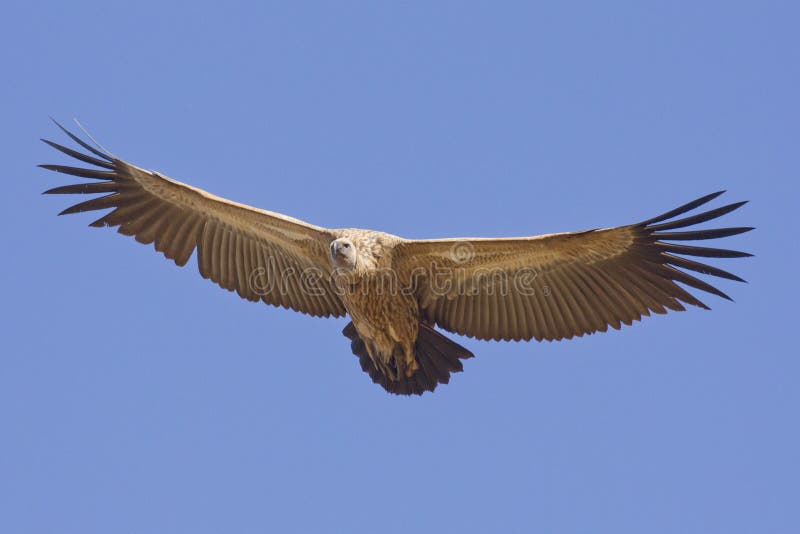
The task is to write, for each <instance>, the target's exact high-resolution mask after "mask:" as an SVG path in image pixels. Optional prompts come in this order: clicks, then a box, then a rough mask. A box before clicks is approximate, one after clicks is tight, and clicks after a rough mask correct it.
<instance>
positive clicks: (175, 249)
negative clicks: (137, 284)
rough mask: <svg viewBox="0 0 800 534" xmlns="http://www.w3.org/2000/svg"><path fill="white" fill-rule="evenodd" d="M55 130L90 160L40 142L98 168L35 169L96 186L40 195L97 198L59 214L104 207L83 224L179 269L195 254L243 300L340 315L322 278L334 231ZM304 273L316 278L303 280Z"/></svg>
mask: <svg viewBox="0 0 800 534" xmlns="http://www.w3.org/2000/svg"><path fill="white" fill-rule="evenodd" d="M56 124H58V123H56ZM58 126H59V128H61V129H62V130H63V131H64V132H65V133H66V134H67V135H68V136H69V137H70V138H71V139H72V140H73V141H75V142H76V143H78V144H79V145H80V146H81V147H82V148H84V149H85V150H87V151H89V152H90V153H91V154H92V155H89V154H85V153H83V152H80V151H78V150H74V149H71V148H67V147H65V146H62V145H60V144H57V143H54V142H52V141H47V140H44V142H45V143H47V144H48V145H49V146H51V147H53V148H55V149H56V150H58V151H60V152H62V153H64V154H66V155H67V156H70V157H72V158H75V159H77V160H79V161H81V162H83V163H87V164H89V165H94V166H95V167H100V169H101V170H98V169H95V168H83V167H72V166H68V165H41V167H42V168H45V169H48V170H52V171H56V172H59V173H63V174H68V175H71V176H78V177H81V178H88V179H92V180H97V181H96V182H94V181H93V182H86V183H81V184H72V185H65V186H60V187H55V188H52V189H49V190H47V191H45V193H47V194H98V193H99V194H102V195H103V196H99V197H95V198H91V199H89V200H86V201H83V202H79V203H77V204H75V205H73V206H70V207H68V208H67V209H65V210H64V211H62V212H61V215H66V214H71V213H80V212H84V211H94V210H106V209H111V211H110V212H108V213H106V214H104V215H103V216H102V217H100V218H99V219H97V220H96V221H94V222H93V223H91V225H90V226H94V227H102V226H111V227H118V230H117V231H118V232H119V233H121V234H124V235H129V236H133V237H134V238H135V239H136V240H137V241H139V242H140V243H144V244H150V243H153V246H154V248H155V250H156V251H158V252H161V253H162V254H164V256H166V257H167V258H169V259H171V260H173V261H174V262H175V263H176V264H177V265H179V266H182V265H185V264H186V263H187V262H188V261H189V258H190V257H191V255H192V253H193V252H194V251H195V250H197V263H198V269H199V271H200V274H201V275H202V276H203V277H204V278H208V279H210V280H212V281H213V282H215V283H217V284H218V285H219V286H220V287H222V288H224V289H227V290H229V291H236V293H237V294H238V295H239V296H241V297H242V298H244V299H247V300H252V301H257V300H262V301H264V302H265V303H267V304H271V305H273V306H283V307H287V308H291V309H294V310H296V311H299V312H303V313H307V314H310V315H315V316H323V317H328V316H343V315H344V314H345V309H344V306H343V304H342V302H341V300H340V299H339V297H338V296H337V294H336V292H335V288H334V286H333V284H332V283H331V280H330V275H329V274H325V273H328V269H327V267H328V259H327V251H328V244H329V243H330V241H332V240H333V239H336V237H338V234H336V233H335V231H333V230H328V229H325V228H320V227H317V226H313V225H310V224H308V223H305V222H303V221H300V220H297V219H293V218H291V217H287V216H285V215H281V214H278V213H273V212H268V211H265V210H259V209H255V208H251V207H249V206H246V205H243V204H238V203H235V202H231V201H228V200H225V199H223V198H220V197H217V196H214V195H211V194H210V193H207V192H205V191H203V190H200V189H197V188H194V187H191V186H189V185H186V184H182V183H180V182H177V181H175V180H171V179H169V178H167V177H165V176H163V175H161V174H158V173H156V172H151V171H148V170H145V169H141V168H139V167H136V166H134V165H131V164H129V163H127V162H125V161H122V160H120V159H117V158H114V157H112V156H110V155H109V154H106V153H104V152H102V151H100V150H97V149H95V148H94V147H92V146H90V145H89V144H88V143H86V142H84V141H83V140H81V139H80V138H78V137H77V136H75V135H74V134H72V133H71V132H69V131H67V130H66V129H64V128H63V127H62V126H61V125H60V124H59V125H58ZM95 156H96V157H95ZM276 265H277V266H278V267H277V268H276V267H275V266H276ZM309 270H313V271H314V273H318V276H314V277H307V276H304V273H307V272H308V271H309ZM256 281H257V283H256Z"/></svg>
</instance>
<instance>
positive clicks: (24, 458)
mask: <svg viewBox="0 0 800 534" xmlns="http://www.w3.org/2000/svg"><path fill="white" fill-rule="evenodd" d="M798 16H800V10H798V8H797V7H796V5H795V4H793V3H790V2H769V1H767V2H633V1H630V2H587V3H581V2H552V3H547V4H544V3H536V2H504V3H490V2H468V3H462V2H405V3H400V2H336V3H334V2H316V3H315V2H310V3H308V2H280V3H277V2H261V3H252V4H244V3H239V2H225V3H217V2H213V3H212V2H203V1H200V2H195V3H166V4H164V3H155V2H149V1H142V2H135V3H126V4H116V3H109V2H69V3H64V2H41V3H36V4H34V3H30V2H15V1H12V2H9V3H7V5H6V6H5V7H4V17H3V18H4V21H3V23H2V30H3V31H2V32H0V45H2V46H0V58H2V66H3V73H4V76H3V78H4V80H3V82H2V84H0V97H2V101H3V102H5V106H4V113H3V122H4V127H3V128H2V130H1V131H0V137H2V142H3V147H4V152H3V153H4V156H3V161H4V166H5V168H4V171H3V173H4V175H5V181H4V183H5V193H4V195H2V198H0V203H1V204H2V211H0V213H2V217H3V224H2V226H1V227H0V232H2V242H3V244H4V247H5V255H4V261H2V262H0V274H2V279H3V280H4V281H5V283H4V306H3V307H2V314H3V320H2V322H0V328H2V334H3V339H4V340H5V343H4V350H3V351H2V352H3V355H2V357H1V358H0V431H1V432H2V440H0V530H3V531H4V532H17V533H28V532H30V533H46V532H58V533H62V534H63V533H82V534H88V533H95V532H97V533H101V532H102V533H105V532H132V533H134V532H135V533H162V532H163V533H176V532H187V533H188V532H191V533H194V534H198V533H206V532H208V533H217V532H219V533H222V532H225V533H231V532H237V533H238V532H242V533H245V532H248V533H249V532H376V531H380V532H385V533H393V532H409V531H415V532H489V531H496V532H564V533H584V532H614V533H616V534H621V533H629V532H630V533H641V532H648V533H660V532H670V533H674V532H681V533H695V532H696V533H704V534H709V533H725V534H734V533H752V532H759V533H793V532H797V531H798V528H800V517H798V516H800V507H798V502H800V488H798V479H800V454H798V452H797V451H800V431H799V430H798V418H797V417H798V407H799V406H800V394H799V393H798V387H797V384H798V378H799V377H798V371H800V362H799V361H798V357H797V350H796V349H794V348H793V347H794V345H795V339H794V336H793V334H794V329H795V328H796V326H795V325H794V319H795V313H796V309H797V308H796V299H797V297H798V294H797V283H796V271H797V262H798V259H800V254H799V251H798V242H799V241H798V238H797V235H796V230H795V228H794V227H795V226H796V224H795V222H794V220H793V217H794V216H795V215H796V213H797V207H798V200H800V186H799V185H798V171H799V170H800V165H798V152H797V146H798V145H797V143H798V138H799V137H798V134H800V131H798V124H800V112H798V100H797V87H798V82H800V76H799V74H800V73H799V72H798V70H799V69H800V57H798V56H800V53H799V52H798V51H799V50H800V48H798V39H797V20H798ZM50 115H52V116H54V117H56V118H58V119H60V120H63V121H69V120H70V119H71V118H72V117H78V118H79V119H80V120H81V121H82V122H83V123H84V124H85V125H86V126H87V128H89V129H90V131H91V132H92V133H93V134H94V135H95V137H97V138H98V139H99V140H100V141H101V142H102V143H103V144H104V145H105V146H107V147H108V148H109V149H110V150H112V151H113V152H114V153H116V154H118V155H120V156H121V157H124V158H126V159H128V160H130V161H132V162H134V163H136V164H138V165H141V166H144V167H148V168H153V169H158V170H160V171H162V172H164V173H165V174H167V175H169V176H172V177H174V178H176V179H179V180H182V181H187V182H190V183H191V184H193V185H196V186H198V187H202V188H205V189H207V190H210V191H212V192H214V193H216V194H219V195H222V196H225V197H228V198H231V199H234V200H237V201H240V202H244V203H248V204H251V205H255V206H259V207H263V208H267V209H271V210H274V211H280V212H283V213H287V214H290V215H293V216H295V217H299V218H303V219H305V220H308V221H310V222H314V223H316V224H320V225H324V226H330V227H343V226H357V227H366V228H374V229H380V230H384V231H388V232H392V233H395V234H399V235H402V236H405V237H447V236H459V235H460V236H463V235H479V236H509V235H534V234H539V233H546V232H555V231H568V230H581V229H587V228H594V227H600V226H612V225H618V224H626V223H630V222H634V221H638V220H642V219H644V218H647V217H650V216H653V215H656V214H658V213H661V212H663V211H666V210H668V209H670V208H673V207H675V206H676V205H678V204H680V203H683V202H685V201H688V200H691V199H693V198H696V197H698V196H701V195H703V194H706V193H709V192H712V191H716V190H719V189H728V190H729V193H728V194H727V195H725V196H724V197H723V199H722V200H728V201H731V202H732V201H736V200H744V199H749V200H750V201H751V203H750V204H748V205H747V206H746V207H744V208H743V209H741V210H739V211H737V212H735V213H733V214H731V215H729V216H727V217H726V219H725V223H726V225H731V226H736V225H748V226H750V225H752V226H756V227H758V229H757V231H755V232H751V233H749V234H745V235H743V236H738V237H734V238H729V239H727V240H726V242H725V245H727V246H730V247H731V248H734V249H743V250H748V251H750V252H753V253H754V254H756V257H755V258H751V259H746V260H721V261H719V262H716V263H715V264H716V265H719V266H721V267H723V268H726V269H730V270H732V271H734V272H735V273H737V274H739V275H741V276H743V277H744V278H745V279H747V280H748V281H749V282H750V283H749V284H747V285H745V284H736V283H734V282H730V283H728V282H727V281H720V282H719V284H718V285H719V287H720V288H721V289H723V290H724V291H726V292H728V293H729V294H731V296H732V297H733V298H734V299H735V300H736V302H735V303H730V302H727V301H723V300H721V299H717V298H715V297H712V296H709V297H708V298H705V299H704V300H705V301H706V302H707V303H708V304H710V305H711V306H712V308H714V309H713V311H711V312H704V311H701V310H690V311H689V312H687V313H680V314H672V315H669V316H667V317H656V318H652V319H647V320H645V322H644V323H643V324H637V325H636V326H634V327H629V328H625V329H623V330H622V331H620V332H613V333H609V334H603V335H597V336H589V337H587V338H584V339H579V340H573V341H569V342H563V343H540V344H537V343H504V344H498V343H486V342H478V341H474V340H469V339H465V338H457V339H458V341H459V342H463V344H464V345H465V346H466V347H467V348H469V349H470V350H472V351H473V352H475V353H476V355H477V357H476V358H475V359H473V360H470V361H468V362H467V363H466V365H465V367H466V370H465V372H464V373H462V374H459V375H456V376H455V377H454V379H453V380H452V381H451V383H450V384H449V385H448V386H444V387H441V388H440V389H438V390H437V391H436V392H435V394H433V395H425V396H424V397H422V398H399V397H394V396H389V395H387V394H386V393H385V392H384V391H383V390H382V389H380V388H379V387H378V386H376V385H374V384H372V383H371V382H370V380H369V378H368V377H367V375H365V374H364V373H362V371H361V370H360V368H359V366H358V362H357V359H356V358H355V357H354V356H352V355H351V353H350V349H349V343H348V341H347V340H346V339H345V338H344V337H343V336H342V335H341V334H340V330H341V329H342V327H343V326H344V325H345V323H346V321H344V320H319V319H311V318H308V317H305V316H301V315H298V314H293V313H290V312H287V311H285V310H280V309H275V308H269V307H266V306H264V305H256V304H252V303H247V302H244V301H241V300H239V299H238V297H236V296H235V295H234V294H231V293H228V292H225V291H223V290H221V289H219V288H217V287H216V286H214V285H212V284H210V283H208V282H207V281H205V280H202V279H201V278H200V276H199V275H198V274H197V272H196V267H195V264H194V259H193V260H192V261H191V262H190V264H189V266H187V267H186V268H184V269H178V268H176V267H174V265H172V264H171V263H169V262H167V261H166V260H164V259H163V258H162V257H161V256H159V255H157V254H155V253H154V252H153V251H152V249H151V248H150V247H144V246H142V245H139V244H137V243H135V242H134V241H133V240H131V239H130V238H124V237H122V236H120V235H118V234H116V233H115V232H113V231H110V230H96V229H90V228H87V227H86V225H87V224H88V223H89V222H91V221H92V220H94V218H92V217H91V215H85V216H82V215H75V216H70V217H62V218H58V217H56V213H58V212H59V211H60V210H61V209H63V208H64V207H66V206H67V205H68V201H69V199H66V198H58V197H42V196H40V193H41V191H43V190H45V189H48V188H50V187H53V186H55V185H61V184H64V183H68V182H65V181H64V180H63V179H61V178H60V177H59V176H57V175H55V174H52V173H48V172H46V171H43V170H41V169H37V168H35V165H36V164H38V163H59V162H60V163H63V162H64V161H65V160H64V159H62V158H60V157H59V156H58V155H57V154H56V153H55V152H54V151H52V150H51V149H49V148H48V147H46V146H45V145H44V144H42V143H40V142H39V141H38V139H39V138H40V137H46V138H51V139H54V140H57V141H60V142H63V141H64V138H63V136H61V135H60V134H59V132H58V131H57V130H56V129H55V127H54V126H53V125H52V124H51V123H50V122H49V121H48V116H50Z"/></svg>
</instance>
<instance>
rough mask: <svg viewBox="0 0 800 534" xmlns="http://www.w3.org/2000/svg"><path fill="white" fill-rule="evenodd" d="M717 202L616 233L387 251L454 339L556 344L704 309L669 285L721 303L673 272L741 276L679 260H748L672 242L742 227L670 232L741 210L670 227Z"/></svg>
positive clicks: (429, 314)
mask: <svg viewBox="0 0 800 534" xmlns="http://www.w3.org/2000/svg"><path fill="white" fill-rule="evenodd" d="M720 194H722V192H719V193H714V194H711V195H707V196H705V197H702V198H700V199H697V200H695V201H693V202H690V203H688V204H685V205H683V206H681V207H679V208H676V209H674V210H672V211H669V212H667V213H665V214H663V215H660V216H658V217H654V218H652V219H649V220H647V221H643V222H641V223H638V224H632V225H629V226H620V227H617V228H608V229H602V230H589V231H585V232H572V233H562V234H550V235H542V236H537V237H525V238H510V239H475V238H466V239H433V240H408V241H403V242H401V243H399V244H398V245H397V246H396V248H395V269H396V270H397V272H398V273H400V277H401V279H404V280H408V281H410V282H409V283H410V284H411V285H412V287H411V290H413V291H414V292H415V294H416V296H417V298H418V300H419V303H420V309H421V311H422V316H423V318H424V319H426V320H427V321H428V322H431V323H435V324H436V325H438V326H440V327H441V328H443V329H445V330H448V331H450V332H454V333H457V334H464V335H467V336H470V337H476V338H478V339H494V340H521V339H524V340H529V339H531V338H535V339H537V340H542V339H546V340H558V339H564V338H567V339H569V338H572V337H573V336H582V335H584V334H589V333H593V332H597V331H601V332H605V331H606V330H607V328H608V326H612V327H613V328H615V329H619V328H620V324H621V323H624V324H631V322H632V321H635V320H638V319H640V318H641V317H642V316H643V315H650V312H655V313H666V310H667V309H670V310H683V309H684V307H683V305H682V304H681V301H682V302H684V303H686V304H691V305H694V306H699V307H701V308H707V306H706V305H705V304H703V303H702V302H701V301H700V300H698V299H697V298H696V297H694V296H693V295H692V294H691V293H689V292H688V291H687V290H685V289H683V288H682V287H681V286H679V285H678V284H677V283H676V282H680V283H682V284H685V285H687V286H689V287H692V288H695V289H699V290H702V291H706V292H708V293H713V294H715V295H718V296H720V297H723V298H726V299H729V300H730V297H728V296H727V295H726V294H725V293H723V292H722V291H720V290H719V289H717V288H715V287H713V286H712V285H710V284H708V283H706V282H704V281H702V280H699V279H697V278H695V277H694V276H691V275H690V274H688V273H686V272H685V271H684V270H682V269H686V270H690V271H695V272H700V273H703V274H708V275H713V276H719V277H722V278H728V279H730V280H738V281H743V280H742V279H741V278H739V277H738V276H736V275H733V274H731V273H728V272H726V271H723V270H722V269H718V268H716V267H712V266H710V265H706V264H704V263H700V262H697V261H694V260H691V259H688V258H685V257H683V256H700V257H716V258H735V257H743V256H750V254H747V253H745V252H737V251H733V250H725V249H719V248H708V247H700V246H693V245H685V244H680V242H684V241H694V240H705V239H714V238H721V237H726V236H731V235H735V234H740V233H743V232H747V231H749V230H752V228H749V227H745V228H722V229H714V230H688V231H673V230H675V229H679V228H685V227H687V226H692V225H694V224H698V223H702V222H705V221H708V220H711V219H715V218H717V217H720V216H722V215H724V214H726V213H729V212H731V211H733V210H735V209H736V208H738V207H740V206H741V205H742V204H744V202H737V203H735V204H730V205H727V206H723V207H721V208H717V209H714V210H711V211H707V212H704V213H700V214H697V215H693V216H688V217H685V218H682V219H678V220H670V219H674V218H675V217H677V216H679V215H681V214H684V213H686V212H688V211H690V210H693V209H695V208H697V207H698V206H701V205H702V204H705V203H706V202H708V201H710V200H712V199H714V198H716V197H717V196H719V195H720ZM665 221H666V222H665ZM670 241H678V242H679V243H670Z"/></svg>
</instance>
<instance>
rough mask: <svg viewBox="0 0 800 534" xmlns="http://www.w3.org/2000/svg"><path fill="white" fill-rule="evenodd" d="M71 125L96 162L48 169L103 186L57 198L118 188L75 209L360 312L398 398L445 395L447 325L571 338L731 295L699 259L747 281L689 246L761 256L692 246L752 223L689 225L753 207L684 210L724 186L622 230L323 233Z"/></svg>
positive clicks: (74, 188)
mask: <svg viewBox="0 0 800 534" xmlns="http://www.w3.org/2000/svg"><path fill="white" fill-rule="evenodd" d="M59 127H60V128H61V129H62V130H63V131H64V132H65V133H66V134H67V135H68V136H69V137H70V138H71V139H72V140H73V141H75V142H76V143H78V144H79V145H80V146H81V147H82V148H84V149H85V150H87V151H88V154H87V153H84V152H80V151H77V150H73V149H70V148H67V147H64V146H61V145H59V144H56V143H53V142H51V141H45V143H47V144H48V145H50V146H52V147H53V148H56V149H57V150H60V151H61V152H63V153H65V154H67V155H69V156H71V157H73V158H75V159H77V160H79V161H81V162H83V163H87V164H89V165H92V166H93V167H95V168H83V167H71V166H64V165H41V167H44V168H45V169H49V170H53V171H57V172H60V173H64V174H71V175H75V176H79V177H82V178H90V179H93V180H95V181H90V182H83V183H80V184H75V185H66V186H62V187H56V188H54V189H50V190H49V191H46V193H59V194H75V193H85V194H102V195H103V196H99V197H95V198H92V199H90V200H87V201H84V202H81V203H79V204H76V205H74V206H72V207H70V208H67V209H66V210H64V211H63V212H61V214H62V215H63V214H67V213H79V212H83V211H93V210H102V209H110V210H111V211H109V212H107V213H106V214H105V215H103V216H102V217H100V218H99V219H97V220H96V221H94V222H93V223H91V224H90V226H96V227H103V226H111V227H118V230H117V231H118V232H119V233H121V234H125V235H129V236H133V237H134V238H135V239H136V240H137V241H139V242H140V243H144V244H149V243H153V244H154V247H155V249H156V250H157V251H159V252H161V253H163V254H164V255H165V256H166V257H167V258H170V259H171V260H173V261H174V262H175V263H176V264H177V265H180V266H182V265H185V264H186V263H187V262H188V261H189V258H190V257H191V255H192V253H193V252H195V251H197V264H198V267H199V270H200V274H201V276H203V277H204V278H209V279H211V280H212V281H214V282H216V283H217V284H218V285H219V286H221V287H223V288H225V289H228V290H230V291H236V292H237V293H238V294H239V296H241V297H242V298H244V299H247V300H252V301H259V300H260V301H263V302H265V303H267V304H271V305H273V306H282V307H284V308H290V309H293V310H296V311H299V312H302V313H307V314H310V315H313V316H317V317H342V316H345V315H350V318H351V320H352V322H350V323H349V324H348V325H347V326H346V327H345V329H344V331H343V334H344V335H345V336H346V337H347V338H348V339H350V341H351V349H352V351H353V353H354V354H355V355H356V356H358V358H359V361H360V364H361V368H362V369H363V370H364V371H365V372H366V373H368V374H369V376H370V378H372V380H373V381H374V382H375V383H377V384H380V385H381V386H382V387H383V388H385V389H386V390H387V391H389V392H391V393H397V394H406V395H407V394H422V393H423V392H425V391H433V390H434V389H435V388H436V386H437V384H439V383H447V382H448V381H449V379H450V373H453V372H459V371H461V370H462V364H461V360H462V359H465V358H470V357H472V353H471V352H470V351H468V350H467V349H465V348H464V347H462V346H460V345H458V344H457V343H455V342H454V341H452V340H450V339H448V338H447V337H445V336H443V335H442V334H441V333H439V332H437V331H436V330H435V329H434V328H435V327H439V328H441V329H443V330H447V331H449V332H454V333H457V334H462V335H466V336H469V337H475V338H478V339H485V340H530V339H536V340H542V339H546V340H560V339H565V338H566V339H571V338H572V337H574V336H582V335H584V334H591V333H594V332H598V331H600V332H605V331H606V330H607V329H608V327H609V326H611V327H612V328H615V329H619V328H620V327H621V325H623V324H626V325H629V324H631V323H632V322H633V321H636V320H639V319H641V318H642V316H646V315H650V313H651V312H655V313H659V314H663V313H666V311H667V310H674V311H680V310H683V309H684V307H683V304H689V305H692V306H698V307H701V308H705V309H708V307H707V306H706V305H705V304H703V303H702V302H701V301H700V300H698V299H697V298H696V297H695V296H694V295H692V294H691V293H690V292H689V291H688V290H687V289H684V288H683V287H681V286H680V285H678V283H681V284H683V285H685V286H688V287H690V288H694V289H697V290H701V291H705V292H707V293H712V294H715V295H718V296H720V297H723V298H726V299H729V300H730V298H729V297H728V296H727V295H726V294H725V293H723V292H722V291H720V290H719V289H717V288H715V287H713V286H712V285H710V284H708V283H706V282H704V281H702V280H700V279H698V278H696V277H694V276H692V275H690V274H688V273H687V272H686V271H687V270H688V271H694V272H699V273H702V274H706V275H712V276H718V277H722V278H727V279H730V280H738V281H742V279H741V278H739V277H738V276H736V275H733V274H731V273H728V272H726V271H723V270H722V269H718V268H716V267H712V266H710V265H706V264H704V263H700V262H698V261H695V260H692V259H688V258H686V256H695V257H714V258H736V257H744V256H750V254H747V253H745V252H737V251H733V250H726V249H720V248H709V247H705V246H696V245H687V244H684V242H686V241H695V240H709V239H716V238H721V237H726V236H731V235H735V234H740V233H743V232H747V231H748V230H751V229H752V228H750V227H737V228H721V229H713V230H685V228H687V227H690V226H693V225H695V224H699V223H702V222H706V221H709V220H712V219H715V218H717V217H720V216H722V215H725V214H726V213H729V212H731V211H733V210H735V209H737V208H739V207H740V206H741V205H742V204H744V202H737V203H734V204H729V205H726V206H723V207H720V208H716V209H713V210H710V211H706V212H702V213H699V214H696V215H690V216H684V214H686V213H688V212H689V211H692V210H694V209H696V208H698V207H700V206H701V205H703V204H706V203H707V202H709V201H711V200H713V199H715V198H716V197H718V196H719V195H720V194H722V192H718V193H713V194H711V195H707V196H704V197H702V198H699V199H697V200H695V201H693V202H690V203H688V204H685V205H683V206H681V207H679V208H676V209H674V210H671V211H669V212H667V213H665V214H663V215H660V216H658V217H654V218H652V219H649V220H646V221H642V222H640V223H635V224H631V225H627V226H619V227H616V228H607V229H598V230H588V231H583V232H570V233H561V234H549V235H542V236H536V237H522V238H508V239H480V238H462V239H432V240H407V239H402V238H400V237H397V236H393V235H390V234H386V233H383V232H376V231H372V230H360V229H341V230H334V229H328V228H321V227H319V226H314V225H311V224H308V223H305V222H303V221H300V220H297V219H293V218H291V217H287V216H285V215H281V214H279V213H273V212H269V211H265V210H260V209H256V208H251V207H249V206H245V205H243V204H238V203H235V202H231V201H229V200H225V199H223V198H220V197H216V196H214V195H211V194H209V193H206V192H205V191H202V190H200V189H196V188H194V187H191V186H189V185H186V184H183V183H180V182H177V181H174V180H171V179H169V178H167V177H165V176H162V175H161V174H158V173H156V172H152V171H147V170H145V169H141V168H139V167H136V166H134V165H131V164H129V163H127V162H125V161H122V160H120V159H118V158H115V157H113V156H111V155H110V154H107V153H105V152H104V151H102V150H98V149H96V148H94V147H92V146H90V145H89V144H88V143H86V142H84V141H83V140H81V139H79V138H78V137H76V136H75V135H73V134H72V133H70V132H68V131H67V130H65V129H64V128H63V127H61V125H59ZM674 241H677V243H673V242H674ZM676 282H678V283H676Z"/></svg>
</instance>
